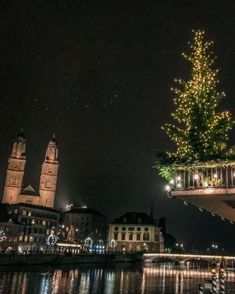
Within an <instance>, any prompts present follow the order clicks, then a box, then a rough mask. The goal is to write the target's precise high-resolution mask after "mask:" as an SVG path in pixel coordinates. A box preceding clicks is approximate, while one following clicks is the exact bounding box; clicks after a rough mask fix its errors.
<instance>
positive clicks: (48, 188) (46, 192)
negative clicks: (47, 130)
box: [39, 135, 59, 207]
mask: <svg viewBox="0 0 235 294" xmlns="http://www.w3.org/2000/svg"><path fill="white" fill-rule="evenodd" d="M58 168H59V164H58V144H57V141H56V139H55V135H53V136H52V138H51V139H50V141H49V143H48V146H47V149H46V155H45V160H44V162H43V164H42V171H41V178H40V186H39V194H40V204H41V205H43V206H47V207H53V206H54V200H55V192H56V184H57V176H58Z"/></svg>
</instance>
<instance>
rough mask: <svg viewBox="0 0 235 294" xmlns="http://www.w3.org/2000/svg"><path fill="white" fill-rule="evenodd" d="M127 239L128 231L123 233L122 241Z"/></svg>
mask: <svg viewBox="0 0 235 294" xmlns="http://www.w3.org/2000/svg"><path fill="white" fill-rule="evenodd" d="M124 240H126V233H122V241H124Z"/></svg>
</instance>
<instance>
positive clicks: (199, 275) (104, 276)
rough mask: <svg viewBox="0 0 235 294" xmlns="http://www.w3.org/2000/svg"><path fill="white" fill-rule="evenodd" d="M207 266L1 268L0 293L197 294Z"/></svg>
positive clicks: (231, 288) (229, 288) (231, 287)
mask: <svg viewBox="0 0 235 294" xmlns="http://www.w3.org/2000/svg"><path fill="white" fill-rule="evenodd" d="M210 277H211V275H210V270H208V269H200V270H199V269H186V268H180V267H175V266H171V265H156V264H149V265H144V266H141V265H136V266H133V265H118V266H115V267H114V266H113V267H104V266H94V265H91V266H76V267H74V268H71V267H61V268H49V267H38V266H37V267H36V266H33V267H31V268H29V267H22V268H20V267H17V268H11V269H9V268H8V269H7V268H6V267H5V268H0V293H1V294H8V293H9V294H15V293H17V294H18V293H20V294H21V293H22V294H26V293H27V294H28V293H29V294H31V293H32V294H39V293H40V294H49V293H54V294H55V293H58V294H62V293H64V294H69V293H82V294H90V293H105V294H112V293H128V294H129V293H137V294H138V293H143V294H144V293H146V294H149V293H161V294H171V293H174V294H182V293H189V294H194V293H197V294H198V284H199V283H201V282H203V281H204V280H205V279H208V278H210ZM228 293H235V274H234V272H229V274H228V278H227V282H226V294H228Z"/></svg>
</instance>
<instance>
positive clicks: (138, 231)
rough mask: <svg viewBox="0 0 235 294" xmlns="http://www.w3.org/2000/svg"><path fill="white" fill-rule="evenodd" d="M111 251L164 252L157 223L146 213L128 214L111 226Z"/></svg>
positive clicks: (109, 239)
mask: <svg viewBox="0 0 235 294" xmlns="http://www.w3.org/2000/svg"><path fill="white" fill-rule="evenodd" d="M108 246H109V250H115V251H146V252H164V240H163V237H162V233H161V231H160V228H159V227H158V226H157V224H156V221H155V220H154V219H153V218H152V217H151V216H149V215H147V214H146V213H142V212H141V213H139V212H128V213H125V214H124V215H122V216H121V217H119V218H118V219H116V220H115V221H114V222H112V223H111V224H110V225H109V233H108Z"/></svg>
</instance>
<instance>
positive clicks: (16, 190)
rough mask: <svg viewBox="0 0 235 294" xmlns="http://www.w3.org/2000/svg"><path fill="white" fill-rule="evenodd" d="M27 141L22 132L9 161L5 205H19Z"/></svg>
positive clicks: (18, 136)
mask: <svg viewBox="0 0 235 294" xmlns="http://www.w3.org/2000/svg"><path fill="white" fill-rule="evenodd" d="M25 153H26V140H25V135H24V134H23V131H21V132H20V133H19V134H18V135H17V137H16V140H15V142H14V144H13V147H12V152H11V155H10V157H9V160H8V168H7V173H6V182H5V186H4V192H3V201H2V202H3V203H11V204H12V203H17V202H19V201H18V200H19V199H18V196H19V195H20V192H21V189H22V182H23V177H24V169H25V163H26V156H25Z"/></svg>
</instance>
